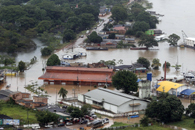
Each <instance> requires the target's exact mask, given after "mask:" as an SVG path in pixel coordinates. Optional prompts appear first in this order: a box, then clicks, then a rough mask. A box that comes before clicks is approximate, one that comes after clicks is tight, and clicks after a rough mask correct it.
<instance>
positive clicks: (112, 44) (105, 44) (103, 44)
mask: <svg viewBox="0 0 195 130" xmlns="http://www.w3.org/2000/svg"><path fill="white" fill-rule="evenodd" d="M100 45H101V47H107V48H116V46H117V42H116V41H109V42H101V43H100Z"/></svg>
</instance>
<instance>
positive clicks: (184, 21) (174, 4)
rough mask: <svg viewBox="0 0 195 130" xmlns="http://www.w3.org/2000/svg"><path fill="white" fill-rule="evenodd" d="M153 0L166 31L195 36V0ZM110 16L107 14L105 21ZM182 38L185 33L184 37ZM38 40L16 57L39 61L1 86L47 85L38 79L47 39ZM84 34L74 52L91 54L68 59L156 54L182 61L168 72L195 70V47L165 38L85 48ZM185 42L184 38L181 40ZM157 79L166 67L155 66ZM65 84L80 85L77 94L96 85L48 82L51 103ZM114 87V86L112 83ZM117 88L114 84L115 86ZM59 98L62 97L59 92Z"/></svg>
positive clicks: (133, 59) (127, 60) (132, 59)
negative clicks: (146, 45) (140, 45)
mask: <svg viewBox="0 0 195 130" xmlns="http://www.w3.org/2000/svg"><path fill="white" fill-rule="evenodd" d="M149 1H150V2H153V7H154V8H153V9H151V10H154V11H157V13H160V14H163V15H165V16H164V17H162V22H160V23H159V25H158V26H157V28H159V29H162V30H163V32H165V33H166V35H167V36H168V35H170V34H172V33H176V34H178V35H180V36H182V35H181V30H184V31H185V32H186V33H187V35H188V36H191V37H195V34H194V30H195V27H194V24H193V22H194V21H195V17H193V16H194V11H195V9H194V7H193V5H194V4H192V3H195V1H193V0H180V1H178V0H172V1H170V0H163V1H157V0H149ZM106 20H107V19H106V18H105V21H106ZM101 28H102V26H101V27H98V28H97V30H99V29H101ZM181 38H182V37H181ZM33 40H34V41H35V43H36V44H37V49H36V50H34V51H30V52H23V53H18V55H17V57H16V60H17V62H19V61H20V60H23V61H25V62H29V61H30V59H31V58H33V57H34V56H36V57H37V59H38V62H37V63H35V64H34V65H33V66H32V67H31V68H30V69H29V70H27V71H25V72H24V73H20V74H19V76H17V77H14V76H7V79H6V81H7V82H6V83H3V84H1V85H0V89H6V88H5V87H6V85H7V84H11V87H10V90H12V91H17V88H18V90H19V91H22V92H25V91H26V92H28V91H27V90H25V89H24V86H25V85H28V84H31V83H32V82H36V81H37V83H38V84H39V86H42V85H43V81H42V80H38V77H39V76H41V75H42V74H43V72H42V68H43V67H45V63H46V59H47V58H43V57H41V52H40V49H41V48H42V47H44V46H43V43H41V42H40V41H39V40H37V39H33ZM83 40H84V38H79V39H78V40H77V41H76V43H75V45H74V49H73V51H74V52H86V53H87V57H83V58H80V59H76V60H72V61H68V62H83V63H85V64H87V63H93V62H98V61H100V60H112V59H116V61H118V60H120V59H122V60H123V64H126V65H130V64H132V63H134V62H136V60H137V59H138V58H139V57H145V58H147V59H148V60H149V61H150V62H152V60H153V59H154V58H158V59H160V63H161V64H163V63H164V62H165V61H168V62H170V63H171V65H175V64H176V63H177V62H178V64H180V65H182V67H181V69H180V71H176V70H175V68H173V67H171V68H170V69H169V70H168V71H167V75H180V73H181V72H187V71H189V70H195V60H194V56H195V50H193V49H189V48H179V47H170V46H169V44H168V43H167V42H161V43H159V50H130V49H109V50H108V51H86V50H85V49H83V48H82V45H80V43H82V42H83ZM179 42H182V39H181V40H180V41H179ZM69 48H70V49H69V50H67V49H66V48H65V49H62V50H60V51H58V52H56V54H57V55H58V56H59V57H60V58H61V57H62V55H63V54H65V53H66V52H67V51H68V52H71V51H72V50H71V46H70V47H69ZM152 74H153V76H154V77H153V79H154V80H155V79H156V78H160V77H161V76H163V75H164V71H163V69H162V67H160V69H159V70H152ZM61 87H64V88H66V89H67V90H68V91H69V92H68V97H71V96H73V95H74V94H73V91H72V89H78V90H77V91H76V93H77V94H79V93H85V92H88V90H89V89H90V90H92V89H94V87H93V86H91V87H90V86H81V88H78V87H77V86H71V85H66V86H64V85H46V86H45V87H44V88H45V90H47V91H48V94H49V95H50V96H51V97H49V103H54V102H55V101H56V91H57V92H58V91H59V89H60V88H61ZM110 88H111V87H110ZM111 89H113V88H111ZM57 99H59V97H58V96H57Z"/></svg>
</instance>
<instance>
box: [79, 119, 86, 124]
mask: <svg viewBox="0 0 195 130" xmlns="http://www.w3.org/2000/svg"><path fill="white" fill-rule="evenodd" d="M87 122H88V121H87V120H81V121H80V124H87Z"/></svg>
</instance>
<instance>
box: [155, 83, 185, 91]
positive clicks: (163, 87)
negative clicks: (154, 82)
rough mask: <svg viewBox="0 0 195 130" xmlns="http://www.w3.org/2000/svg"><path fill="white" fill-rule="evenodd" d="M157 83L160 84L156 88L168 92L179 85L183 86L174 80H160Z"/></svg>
mask: <svg viewBox="0 0 195 130" xmlns="http://www.w3.org/2000/svg"><path fill="white" fill-rule="evenodd" d="M158 85H160V86H159V87H158V88H157V89H156V90H157V91H160V92H165V93H166V92H168V91H169V90H171V89H177V88H179V87H181V86H184V84H179V83H174V82H170V81H162V82H160V83H158Z"/></svg>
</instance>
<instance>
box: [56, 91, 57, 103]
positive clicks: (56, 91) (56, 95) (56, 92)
mask: <svg viewBox="0 0 195 130" xmlns="http://www.w3.org/2000/svg"><path fill="white" fill-rule="evenodd" d="M56 105H57V89H56Z"/></svg>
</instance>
